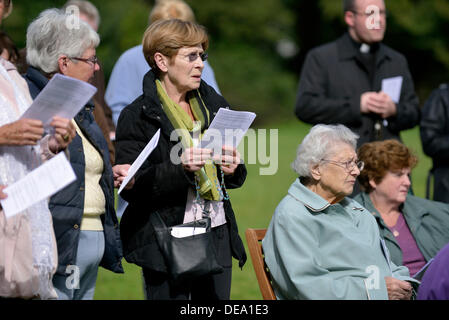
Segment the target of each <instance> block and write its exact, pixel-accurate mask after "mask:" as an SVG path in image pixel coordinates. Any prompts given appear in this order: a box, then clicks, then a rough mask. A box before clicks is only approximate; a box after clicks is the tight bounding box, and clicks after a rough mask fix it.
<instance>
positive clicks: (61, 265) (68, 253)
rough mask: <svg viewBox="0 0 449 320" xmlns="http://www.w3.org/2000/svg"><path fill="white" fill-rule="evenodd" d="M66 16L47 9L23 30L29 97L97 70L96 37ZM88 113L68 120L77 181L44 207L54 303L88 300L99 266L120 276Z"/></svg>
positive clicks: (112, 219) (109, 203) (104, 171)
mask: <svg viewBox="0 0 449 320" xmlns="http://www.w3.org/2000/svg"><path fill="white" fill-rule="evenodd" d="M68 17H69V16H68V15H66V14H64V13H63V12H62V11H61V10H58V9H48V10H45V11H44V12H42V13H41V14H40V15H39V17H38V18H37V19H36V20H34V21H33V22H32V23H31V24H30V25H29V27H28V30H27V61H28V63H29V65H30V67H29V68H28V70H27V74H26V77H25V78H26V80H27V82H28V85H29V87H30V92H31V95H33V96H35V95H37V94H38V93H39V91H41V90H42V89H43V88H44V87H45V86H46V84H47V83H48V81H49V79H50V78H51V77H52V76H53V75H54V74H55V73H61V74H63V75H65V76H68V77H72V78H75V79H78V80H82V81H86V82H87V81H88V80H89V79H90V78H91V77H92V76H93V75H94V72H95V71H97V70H98V69H99V66H98V64H97V57H96V56H95V48H96V47H97V45H98V44H99V41H100V40H99V36H98V34H97V33H96V32H95V31H94V30H93V29H92V28H91V27H90V26H89V25H88V24H87V23H85V22H84V21H79V26H78V27H77V28H69V27H67V26H66V21H67V19H69V18H68ZM92 109H93V102H92V101H91V102H89V103H88V104H87V105H86V106H85V107H84V108H83V109H82V110H81V111H80V112H79V113H78V114H77V115H76V116H75V118H74V119H73V120H72V123H73V124H74V126H75V128H76V136H75V138H74V139H73V141H72V143H71V144H70V145H69V151H70V163H71V165H72V167H73V169H74V171H75V174H76V177H77V180H76V181H75V182H73V183H72V184H70V185H69V186H67V187H66V188H64V189H63V190H61V191H60V192H58V193H56V194H55V195H54V196H53V197H51V199H50V204H49V207H50V211H51V214H52V216H53V224H54V229H55V234H56V240H57V245H58V269H57V272H56V274H55V276H54V278H53V283H54V286H55V288H56V290H57V292H58V296H59V298H60V299H93V296H94V290H95V283H96V279H97V272H98V266H99V265H100V266H102V267H104V268H106V269H108V270H111V271H114V272H118V273H122V272H123V269H122V266H121V258H122V251H121V242H120V235H119V229H118V221H117V216H116V214H115V210H114V181H113V174H112V168H111V164H110V161H109V152H108V146H107V143H106V140H105V138H104V136H103V134H102V132H101V130H100V128H99V127H98V125H97V124H96V123H95V121H94V118H93V114H92ZM70 266H71V267H70ZM75 266H76V268H75ZM75 272H76V274H77V275H79V280H80V281H79V286H67V285H66V283H67V280H68V279H67V278H68V277H72V278H73V276H74V274H75Z"/></svg>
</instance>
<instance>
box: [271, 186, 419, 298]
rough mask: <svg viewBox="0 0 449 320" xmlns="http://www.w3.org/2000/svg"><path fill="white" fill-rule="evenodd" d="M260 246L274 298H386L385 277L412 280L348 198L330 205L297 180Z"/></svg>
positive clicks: (362, 211)
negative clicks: (268, 270)
mask: <svg viewBox="0 0 449 320" xmlns="http://www.w3.org/2000/svg"><path fill="white" fill-rule="evenodd" d="M262 246H263V250H264V254H265V261H266V263H267V266H268V268H269V269H270V272H271V276H272V280H273V288H274V291H275V294H276V297H277V298H278V299H334V300H336V299H352V300H354V299H355V300H364V299H388V293H387V289H386V284H385V280H384V278H385V277H388V276H389V277H395V278H398V279H401V280H407V281H410V282H417V281H415V280H413V279H411V278H410V277H409V272H408V269H407V268H406V267H403V266H402V267H398V266H396V265H395V264H393V263H392V262H391V260H390V258H389V253H388V250H387V248H386V246H385V243H384V242H383V240H382V239H381V237H380V235H379V229H378V227H377V223H376V220H375V219H374V217H373V216H372V215H371V213H369V212H368V211H367V210H366V209H365V208H363V207H362V206H361V205H360V204H358V203H357V202H355V201H354V200H352V199H349V198H345V199H343V200H342V201H341V202H340V203H338V204H335V205H331V204H330V203H328V202H327V201H326V200H324V199H323V198H322V197H320V196H319V195H317V194H316V193H314V192H312V191H310V190H309V189H307V188H306V187H305V186H303V185H302V184H301V183H300V182H299V179H297V180H296V181H295V182H294V183H293V184H292V185H291V187H290V189H289V190H288V195H287V196H286V197H285V198H284V199H283V200H282V201H281V202H280V204H279V205H278V207H277V208H276V211H275V213H274V216H273V218H272V220H271V223H270V225H269V227H268V230H267V233H266V236H265V238H264V240H263V241H262Z"/></svg>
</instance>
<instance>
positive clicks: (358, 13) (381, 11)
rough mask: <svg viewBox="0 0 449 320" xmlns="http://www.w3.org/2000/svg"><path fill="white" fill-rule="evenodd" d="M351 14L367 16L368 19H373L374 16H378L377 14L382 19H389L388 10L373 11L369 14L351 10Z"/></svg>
mask: <svg viewBox="0 0 449 320" xmlns="http://www.w3.org/2000/svg"><path fill="white" fill-rule="evenodd" d="M351 12H352V13H353V14H354V15H361V16H365V17H367V18H369V17H371V16H372V15H376V14H379V15H380V16H382V17H387V16H388V12H387V11H386V10H379V11H376V10H372V11H368V12H358V11H353V10H351Z"/></svg>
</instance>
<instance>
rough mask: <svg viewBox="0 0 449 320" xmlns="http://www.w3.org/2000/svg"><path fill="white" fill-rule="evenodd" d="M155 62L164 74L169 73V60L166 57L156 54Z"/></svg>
mask: <svg viewBox="0 0 449 320" xmlns="http://www.w3.org/2000/svg"><path fill="white" fill-rule="evenodd" d="M154 62H155V63H156V65H157V67H158V68H159V70H161V71H162V72H167V71H168V68H167V67H168V58H167V57H166V56H164V55H163V54H162V53H160V52H156V53H155V54H154Z"/></svg>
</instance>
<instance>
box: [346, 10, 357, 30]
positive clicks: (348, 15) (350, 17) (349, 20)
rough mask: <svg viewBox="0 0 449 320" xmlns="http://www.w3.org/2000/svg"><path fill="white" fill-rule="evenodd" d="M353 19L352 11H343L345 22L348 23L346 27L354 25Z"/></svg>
mask: <svg viewBox="0 0 449 320" xmlns="http://www.w3.org/2000/svg"><path fill="white" fill-rule="evenodd" d="M354 20H355V14H354V12H352V11H346V12H345V22H346V24H347V25H348V27H350V28H353V27H354V24H355V22H354Z"/></svg>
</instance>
